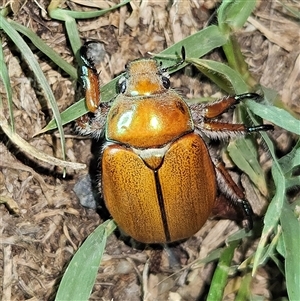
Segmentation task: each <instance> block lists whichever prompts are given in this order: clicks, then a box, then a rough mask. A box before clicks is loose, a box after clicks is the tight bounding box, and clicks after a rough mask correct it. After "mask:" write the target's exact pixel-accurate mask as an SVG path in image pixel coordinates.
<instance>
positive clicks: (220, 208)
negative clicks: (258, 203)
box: [213, 162, 253, 231]
mask: <svg viewBox="0 0 300 301" xmlns="http://www.w3.org/2000/svg"><path fill="white" fill-rule="evenodd" d="M214 164H215V171H216V176H217V182H218V186H219V190H220V192H221V193H222V195H221V196H219V197H218V198H217V202H216V206H215V208H214V210H213V215H215V216H216V217H222V218H229V219H233V220H236V221H241V222H242V225H243V227H244V228H245V229H246V231H249V230H251V229H252V228H253V220H252V216H253V211H252V207H251V205H250V203H249V202H248V201H247V199H246V198H245V194H244V192H243V190H242V189H241V188H239V187H238V186H237V184H236V183H235V182H234V181H233V179H232V178H231V176H230V174H229V173H228V171H227V170H226V168H225V166H224V164H222V163H221V162H217V163H216V162H214ZM224 196H226V198H224Z"/></svg>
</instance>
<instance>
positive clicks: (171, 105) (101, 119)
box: [77, 42, 273, 243]
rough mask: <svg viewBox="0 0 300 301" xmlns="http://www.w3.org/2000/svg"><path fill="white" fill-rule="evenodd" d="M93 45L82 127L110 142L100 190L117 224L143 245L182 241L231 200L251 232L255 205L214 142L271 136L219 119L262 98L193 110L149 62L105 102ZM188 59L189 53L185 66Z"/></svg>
mask: <svg viewBox="0 0 300 301" xmlns="http://www.w3.org/2000/svg"><path fill="white" fill-rule="evenodd" d="M93 44H95V43H94V42H87V43H85V44H84V46H83V47H82V48H81V57H82V60H83V66H82V80H83V85H84V88H85V91H86V92H85V93H86V94H85V99H86V100H85V101H86V105H87V108H88V110H89V112H90V114H88V115H84V116H83V117H82V118H81V119H80V120H78V122H77V128H78V131H79V133H81V134H83V135H91V136H92V137H94V138H99V137H100V136H101V135H102V134H103V135H104V136H105V142H104V144H103V145H102V152H101V156H100V157H101V160H100V165H101V166H100V173H101V181H100V183H99V190H100V192H101V193H102V196H103V198H104V201H105V204H106V207H107V209H108V211H109V212H110V214H111V216H112V217H113V218H114V220H115V221H116V223H117V224H118V226H119V227H120V228H121V229H122V230H123V231H124V232H125V233H126V234H128V235H129V236H131V237H132V238H134V239H135V240H137V241H139V242H142V243H169V242H174V241H180V240H183V239H186V238H189V237H191V236H192V235H193V234H195V233H196V232H197V231H198V230H199V229H200V228H201V227H202V226H203V224H204V223H205V222H206V220H207V219H208V218H209V216H210V215H211V214H212V212H213V211H214V208H216V206H217V204H218V202H219V201H220V200H221V199H224V195H225V197H226V200H227V202H229V206H228V207H230V208H235V209H236V210H237V212H239V214H240V215H242V218H241V219H242V220H243V226H244V227H245V228H246V229H247V230H249V229H251V228H252V214H253V213H252V208H251V205H250V204H249V202H248V201H247V200H246V198H245V195H244V192H243V191H242V190H241V189H240V188H239V187H238V186H237V184H236V183H235V182H234V181H233V180H232V178H231V176H230V175H229V173H228V172H227V170H226V169H225V167H224V165H223V164H222V163H221V161H220V160H218V159H217V158H216V156H215V155H214V154H213V151H212V150H211V149H210V147H209V142H208V141H209V138H213V139H216V138H227V137H235V136H238V135H240V134H246V133H252V132H257V131H268V130H272V129H273V126H272V125H264V124H262V125H258V126H251V127H247V126H245V125H244V124H230V123H222V122H219V121H218V120H217V118H218V117H219V116H220V115H221V114H222V113H224V112H225V111H227V110H228V109H230V108H231V107H232V106H235V105H236V104H238V103H239V102H240V101H242V100H244V99H247V98H255V99H257V98H258V97H259V95H257V94H254V93H246V94H241V95H237V96H230V97H224V98H222V99H220V100H218V101H215V102H212V103H207V104H193V105H188V104H187V103H186V102H185V100H184V99H183V98H182V97H181V96H180V95H179V94H178V93H177V92H176V91H175V90H173V89H171V88H170V80H169V75H168V72H167V71H168V68H163V67H161V66H160V65H159V64H158V62H157V61H156V60H155V59H152V58H142V59H137V60H134V61H132V62H130V63H129V64H128V65H127V67H126V74H125V76H123V77H121V78H120V80H119V82H118V88H119V94H118V95H117V96H116V97H115V99H113V100H112V101H110V102H108V103H102V102H101V101H100V88H99V86H100V85H99V74H98V72H97V70H96V68H95V59H96V58H95V57H94V54H91V53H93V52H92V51H91V50H92V49H93V47H94V46H93ZM184 59H185V54H184V51H182V61H181V62H179V64H181V63H182V62H183V61H184ZM177 65H178V64H176V65H175V66H177Z"/></svg>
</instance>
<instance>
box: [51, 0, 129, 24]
mask: <svg viewBox="0 0 300 301" xmlns="http://www.w3.org/2000/svg"><path fill="white" fill-rule="evenodd" d="M129 2H130V0H125V1H122V2H121V3H120V4H117V5H115V6H112V7H111V8H108V9H103V10H93V11H88V12H83V11H72V10H66V9H61V8H57V7H52V6H49V7H48V13H49V16H50V17H51V18H53V19H56V20H60V21H65V20H66V19H65V18H66V16H68V17H70V18H72V19H89V18H96V17H100V16H103V15H104V14H106V13H108V12H110V11H112V10H114V9H116V8H119V7H121V6H124V5H126V4H127V3H129ZM58 3H59V2H58Z"/></svg>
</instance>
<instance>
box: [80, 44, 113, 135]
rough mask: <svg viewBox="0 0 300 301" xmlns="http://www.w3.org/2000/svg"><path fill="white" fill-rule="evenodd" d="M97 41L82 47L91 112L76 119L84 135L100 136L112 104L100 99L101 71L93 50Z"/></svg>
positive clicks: (82, 71)
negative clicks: (97, 65)
mask: <svg viewBox="0 0 300 301" xmlns="http://www.w3.org/2000/svg"><path fill="white" fill-rule="evenodd" d="M96 47H97V43H94V42H87V43H85V44H84V45H83V46H82V47H81V49H80V56H81V59H82V62H83V65H82V67H81V80H82V82H83V88H84V91H85V104H86V107H87V109H88V111H89V113H87V114H85V115H83V116H82V117H80V118H78V119H77V120H76V125H77V130H78V132H79V133H80V134H82V135H92V137H94V138H99V137H100V135H101V132H102V128H103V127H104V124H105V122H106V116H107V113H108V111H109V108H110V105H109V104H107V103H101V101H100V81H99V73H98V71H97V69H96V67H95V62H94V58H93V56H92V55H93V54H94V52H93V50H95V51H96V50H97V49H94V48H96Z"/></svg>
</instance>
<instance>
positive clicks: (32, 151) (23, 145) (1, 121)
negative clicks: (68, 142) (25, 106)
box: [0, 108, 86, 169]
mask: <svg viewBox="0 0 300 301" xmlns="http://www.w3.org/2000/svg"><path fill="white" fill-rule="evenodd" d="M0 127H1V128H2V130H3V132H4V133H5V134H6V136H7V137H8V138H9V139H10V141H11V142H12V143H14V144H15V145H17V146H18V147H19V148H20V149H22V151H24V152H25V153H27V154H28V155H29V156H33V157H35V158H37V159H38V160H41V161H43V162H46V163H48V164H50V165H51V166H52V165H56V166H61V167H63V168H66V167H68V168H72V169H85V168H86V165H85V164H82V163H75V162H67V161H63V160H59V159H57V158H55V157H52V156H49V155H48V154H46V153H44V152H41V151H39V150H37V149H36V148H34V147H33V146H32V145H31V144H29V143H28V142H27V141H25V140H24V139H23V138H21V137H20V136H19V135H18V134H16V133H15V132H13V131H12V130H11V127H10V126H9V125H8V123H7V121H6V119H5V117H4V116H3V114H2V112H1V108H0Z"/></svg>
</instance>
